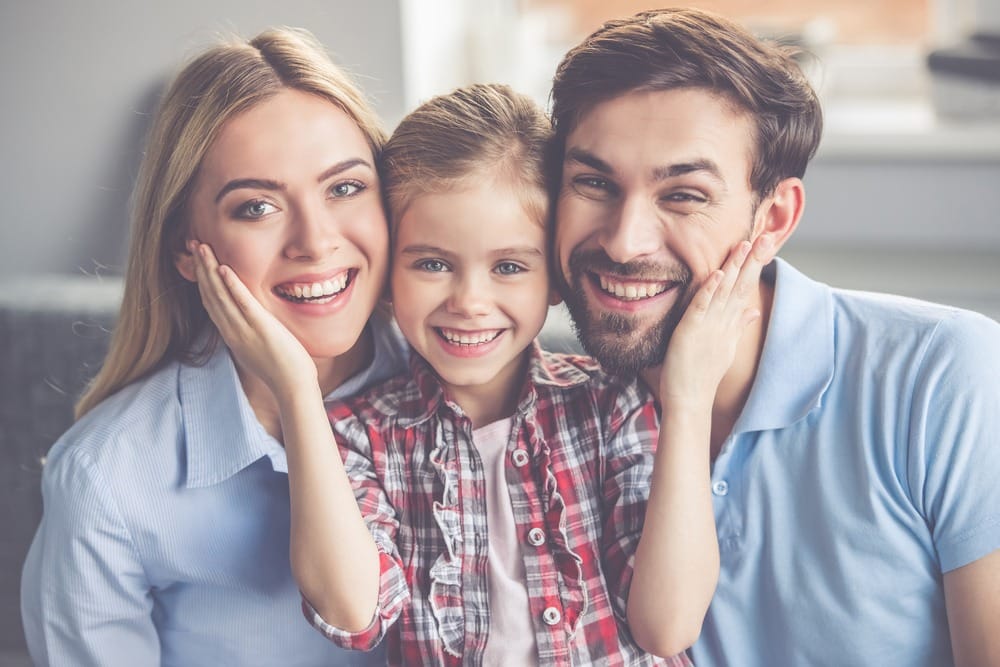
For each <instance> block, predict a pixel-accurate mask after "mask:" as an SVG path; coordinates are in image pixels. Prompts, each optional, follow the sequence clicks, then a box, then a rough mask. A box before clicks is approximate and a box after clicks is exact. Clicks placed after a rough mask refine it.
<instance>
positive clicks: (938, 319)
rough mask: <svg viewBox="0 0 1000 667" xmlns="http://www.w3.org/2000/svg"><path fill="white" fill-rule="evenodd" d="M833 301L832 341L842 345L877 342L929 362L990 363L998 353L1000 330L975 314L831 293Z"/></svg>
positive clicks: (873, 295)
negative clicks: (841, 339)
mask: <svg viewBox="0 0 1000 667" xmlns="http://www.w3.org/2000/svg"><path fill="white" fill-rule="evenodd" d="M833 295H834V317H835V319H836V324H837V325H838V326H837V332H838V337H844V338H847V341H846V342H856V341H865V340H868V341H872V342H874V341H878V342H879V343H880V346H879V347H880V348H882V349H883V350H886V351H888V352H895V353H899V352H904V353H905V354H907V355H913V354H917V355H919V357H920V358H921V359H924V360H927V361H932V362H933V361H948V362H956V361H961V360H963V359H965V360H979V361H982V362H985V363H990V362H992V361H993V360H994V359H996V358H997V356H998V355H997V352H998V351H1000V324H998V323H997V322H995V321H994V320H991V319H990V318H988V317H986V316H984V315H981V314H979V313H975V312H972V311H969V310H964V309H961V308H955V307H951V306H946V305H942V304H937V303H931V302H929V301H921V300H918V299H911V298H907V297H902V296H896V295H892V294H879V293H874V292H857V291H850V290H839V289H835V290H833ZM910 361H911V362H915V361H919V359H914V358H913V357H912V356H910Z"/></svg>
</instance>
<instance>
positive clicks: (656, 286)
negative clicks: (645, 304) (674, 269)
mask: <svg viewBox="0 0 1000 667" xmlns="http://www.w3.org/2000/svg"><path fill="white" fill-rule="evenodd" d="M590 275H591V279H592V280H593V282H594V284H595V286H597V287H599V289H600V290H601V292H603V293H604V294H607V295H608V296H611V297H614V298H615V299H618V300H619V301H641V300H643V299H651V298H653V297H656V296H659V295H660V294H663V293H664V292H666V291H667V290H669V289H670V288H672V287H674V286H676V285H677V283H676V282H673V281H646V280H622V279H621V278H617V277H615V276H610V275H605V274H597V273H592V274H590Z"/></svg>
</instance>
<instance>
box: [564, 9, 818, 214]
mask: <svg viewBox="0 0 1000 667" xmlns="http://www.w3.org/2000/svg"><path fill="white" fill-rule="evenodd" d="M793 55H794V52H793V50H792V49H790V48H788V47H784V46H779V45H776V44H771V43H768V42H765V41H763V40H761V39H758V38H757V37H755V36H754V35H753V34H751V33H750V32H749V31H747V30H746V29H745V28H743V27H742V26H740V25H739V24H737V23H734V22H732V21H729V20H727V19H725V18H723V17H721V16H718V15H716V14H711V13H709V12H704V11H700V10H697V9H659V10H650V11H645V12H641V13H639V14H636V15H635V16H633V17H631V18H627V19H619V20H614V21H609V22H607V23H605V24H604V25H603V26H602V27H601V28H600V29H598V30H597V31H596V32H594V33H593V34H592V35H590V37H588V38H587V39H585V40H584V41H583V42H582V43H581V44H580V45H579V46H577V47H575V48H574V49H572V50H571V51H570V52H569V53H567V54H566V57H565V58H563V61H562V62H561V63H560V64H559V68H558V69H557V70H556V75H555V79H554V80H553V85H552V100H551V102H552V121H553V124H554V126H555V144H554V151H555V153H556V155H557V156H559V157H560V158H561V156H562V155H563V153H564V151H565V145H566V138H567V136H568V135H569V133H570V132H572V131H573V128H574V127H576V125H577V123H578V122H579V120H580V118H581V117H582V116H583V115H584V114H586V113H587V112H588V111H590V110H591V109H592V108H593V107H594V106H596V105H598V104H600V103H602V102H605V101H608V100H610V99H612V98H615V97H618V96H620V95H623V94H626V93H631V92H647V91H659V90H674V89H681V88H697V89H703V90H707V91H710V92H713V93H715V94H717V95H719V96H721V97H722V98H723V99H725V100H728V101H729V103H730V104H732V105H733V107H734V108H735V109H736V110H738V111H741V112H743V113H746V114H747V115H748V116H749V118H750V119H751V120H752V123H753V126H754V127H755V134H756V136H755V137H754V138H753V139H754V146H755V149H754V154H753V155H752V156H751V157H752V165H751V170H750V187H751V188H752V189H753V191H754V192H755V193H756V194H757V196H758V197H759V198H762V197H765V196H767V195H769V194H770V193H771V192H773V191H774V188H775V186H777V184H778V183H779V182H780V181H781V180H783V179H785V178H789V177H792V176H796V177H799V178H801V177H802V176H803V175H804V174H805V170H806V165H807V164H808V163H809V160H810V159H811V158H812V156H813V155H814V154H815V152H816V147H817V146H818V145H819V140H820V135H821V134H822V129H823V116H822V111H821V110H820V105H819V100H818V99H817V97H816V93H815V91H814V90H813V89H812V86H810V85H809V82H808V81H807V80H806V78H805V76H804V75H803V73H802V71H801V69H800V68H799V66H798V63H796V62H795V60H794V59H793ZM559 162H561V159H560V160H557V163H559Z"/></svg>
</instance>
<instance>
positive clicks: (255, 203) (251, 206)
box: [236, 199, 278, 220]
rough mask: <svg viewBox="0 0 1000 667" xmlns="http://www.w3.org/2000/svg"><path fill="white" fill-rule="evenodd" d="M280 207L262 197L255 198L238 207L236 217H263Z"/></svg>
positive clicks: (248, 218)
mask: <svg viewBox="0 0 1000 667" xmlns="http://www.w3.org/2000/svg"><path fill="white" fill-rule="evenodd" d="M277 210H278V209H277V208H276V207H275V206H274V205H273V204H269V203H268V202H266V201H264V200H262V199H253V200H251V201H248V202H247V203H245V204H243V205H242V206H240V207H239V208H237V209H236V217H237V218H244V219H247V220H256V219H257V218H263V217H264V216H265V215H267V214H269V213H274V212H275V211H277Z"/></svg>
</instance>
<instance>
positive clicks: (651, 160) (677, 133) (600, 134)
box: [566, 88, 753, 181]
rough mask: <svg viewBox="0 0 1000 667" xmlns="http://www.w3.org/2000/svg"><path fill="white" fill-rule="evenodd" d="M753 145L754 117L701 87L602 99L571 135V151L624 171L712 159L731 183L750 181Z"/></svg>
mask: <svg viewBox="0 0 1000 667" xmlns="http://www.w3.org/2000/svg"><path fill="white" fill-rule="evenodd" d="M752 148H753V125H752V123H751V120H750V118H749V117H748V116H747V115H746V114H744V113H741V112H740V111H738V110H736V108H735V107H734V106H733V105H732V104H731V103H730V102H729V101H728V100H727V99H726V98H724V97H722V96H720V95H717V94H715V93H712V92H709V91H706V90H702V89H697V88H681V89H675V90H658V91H642V92H631V93H627V94H625V95H621V96H619V97H615V98H612V99H610V100H607V101H605V102H601V103H600V104H597V105H595V106H594V107H592V108H591V109H589V110H588V111H587V112H585V113H584V114H583V115H582V116H581V117H580V119H579V122H578V123H577V125H576V127H574V129H573V130H572V131H571V132H570V133H569V135H568V136H567V138H566V152H567V153H572V152H574V151H583V152H584V153H587V154H590V155H593V156H595V157H597V158H599V159H600V160H601V161H602V162H604V163H606V164H607V165H608V167H610V168H611V169H612V170H613V171H615V172H616V173H617V172H621V173H622V174H623V175H624V174H629V173H639V172H641V173H644V174H648V173H652V172H657V173H659V171H662V170H663V169H664V168H668V167H669V166H671V165H674V164H693V163H698V162H712V163H714V164H716V165H718V166H719V168H720V170H721V172H722V175H723V178H724V180H727V181H729V180H735V181H748V180H749V170H750V163H751V156H752ZM567 166H569V165H567Z"/></svg>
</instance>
